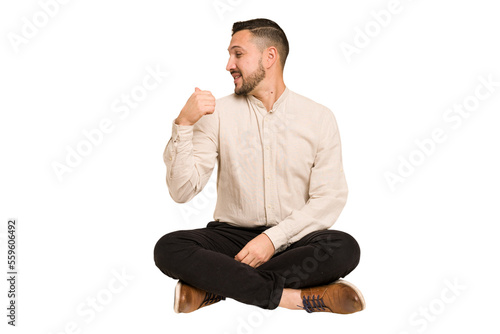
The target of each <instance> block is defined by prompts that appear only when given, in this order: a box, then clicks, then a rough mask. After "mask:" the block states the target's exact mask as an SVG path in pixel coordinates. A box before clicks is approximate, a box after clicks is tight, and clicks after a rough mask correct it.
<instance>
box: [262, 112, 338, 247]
mask: <svg viewBox="0 0 500 334" xmlns="http://www.w3.org/2000/svg"><path fill="white" fill-rule="evenodd" d="M320 133H321V135H320V137H319V138H320V142H319V144H318V148H317V151H316V156H315V160H314V164H313V166H312V168H311V176H310V181H309V199H308V201H307V203H306V204H305V205H304V206H303V207H302V208H298V209H296V210H293V211H292V213H291V214H290V215H289V216H287V217H286V218H285V219H283V220H282V221H281V222H279V223H278V224H277V225H276V226H273V227H271V228H270V229H268V230H266V231H265V232H264V233H265V234H266V235H267V236H268V237H269V238H270V239H271V241H272V242H273V244H274V247H275V252H276V253H277V252H279V251H282V250H284V249H285V248H287V247H288V246H289V245H290V244H292V243H294V242H296V241H298V240H299V239H301V238H302V237H304V236H305V235H306V234H308V233H310V232H313V231H317V230H324V229H328V228H330V227H331V226H332V225H333V224H334V223H335V221H336V220H337V218H338V217H339V215H340V213H341V212H342V210H343V208H344V206H345V203H346V201H347V193H348V189H347V182H346V179H345V175H344V170H343V165H342V150H341V142H340V135H339V131H338V128H337V122H336V120H335V117H334V115H333V113H332V112H331V111H330V110H328V112H327V113H326V115H325V117H324V119H323V122H322V123H321V130H320Z"/></svg>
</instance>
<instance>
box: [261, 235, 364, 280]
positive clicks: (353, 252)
mask: <svg viewBox="0 0 500 334" xmlns="http://www.w3.org/2000/svg"><path fill="white" fill-rule="evenodd" d="M359 259H360V248H359V245H358V243H357V241H356V240H355V239H354V238H353V237H352V236H351V235H349V234H348V233H345V232H342V231H337V230H323V231H315V232H312V233H309V234H308V235H306V236H304V237H303V238H302V239H301V240H299V241H297V242H296V243H294V244H292V245H291V246H290V247H289V248H287V249H286V250H285V251H284V252H281V253H279V254H276V255H275V256H274V257H273V258H272V259H271V260H269V261H268V262H266V263H264V264H263V265H261V266H260V267H259V269H261V270H268V271H272V272H274V273H276V274H278V275H280V276H282V277H285V279H286V281H285V288H292V289H299V288H305V287H311V286H319V285H324V284H328V283H331V282H333V281H336V280H338V279H339V278H342V277H345V276H346V275H347V274H349V273H350V272H351V271H352V270H354V268H356V266H357V265H358V263H359Z"/></svg>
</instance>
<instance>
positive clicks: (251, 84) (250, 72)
mask: <svg viewBox="0 0 500 334" xmlns="http://www.w3.org/2000/svg"><path fill="white" fill-rule="evenodd" d="M251 39H252V33H251V32H250V31H249V30H241V31H238V32H237V33H235V34H234V35H233V37H232V38H231V43H230V44H229V48H228V49H227V50H228V51H229V61H228V63H227V66H226V70H228V71H229V72H230V73H231V75H232V76H233V78H234V93H235V94H237V95H247V94H250V93H252V92H253V91H254V89H255V88H256V87H257V86H258V84H259V83H260V82H261V81H262V80H263V79H264V78H265V77H266V71H265V69H264V66H262V52H260V51H259V49H258V48H257V46H256V45H255V44H254V43H253V42H252V40H251Z"/></svg>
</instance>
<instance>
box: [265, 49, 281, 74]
mask: <svg viewBox="0 0 500 334" xmlns="http://www.w3.org/2000/svg"><path fill="white" fill-rule="evenodd" d="M265 59H266V61H265V67H266V69H269V68H270V67H271V66H273V65H274V64H275V63H276V62H277V61H278V50H277V49H276V48H275V47H274V46H270V47H268V48H267V49H266V52H265Z"/></svg>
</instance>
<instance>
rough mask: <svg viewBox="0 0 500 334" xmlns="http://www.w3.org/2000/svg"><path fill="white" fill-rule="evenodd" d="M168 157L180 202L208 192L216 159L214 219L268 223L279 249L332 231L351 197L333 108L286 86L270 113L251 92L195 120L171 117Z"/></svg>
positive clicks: (171, 185)
mask: <svg viewBox="0 0 500 334" xmlns="http://www.w3.org/2000/svg"><path fill="white" fill-rule="evenodd" d="M163 159H164V161H165V164H166V166H167V185H168V189H169V193H170V195H171V196H172V199H173V200H174V201H175V202H178V203H185V202H188V201H190V200H191V199H192V198H193V197H194V196H196V195H197V194H198V193H199V192H200V191H201V190H202V189H203V187H204V186H205V185H206V184H207V182H208V179H209V178H210V176H211V174H212V171H213V169H214V167H215V163H216V162H217V174H218V175H217V203H216V207H215V211H214V215H213V218H214V220H216V221H221V222H225V223H228V224H230V225H234V226H241V227H257V226H268V227H270V228H268V229H267V230H265V231H264V232H263V233H265V234H266V235H267V236H268V237H269V238H270V239H271V241H272V243H273V245H274V247H275V253H277V252H279V251H282V250H284V249H286V248H287V247H288V246H289V245H291V244H292V243H294V242H296V241H298V240H299V239H301V238H302V237H303V236H305V235H306V234H308V233H310V232H313V231H317V230H324V229H328V228H330V227H331V226H332V225H333V224H334V223H335V221H336V220H337V218H338V217H339V215H340V213H341V211H342V209H343V208H344V205H345V203H346V200H347V192H348V190H347V183H346V179H345V175H344V170H343V168H342V152H341V142H340V136H339V131H338V128H337V122H336V120H335V117H334V115H333V113H332V111H331V110H330V109H328V108H326V107H324V106H323V105H321V104H318V103H316V102H314V101H312V100H310V99H308V98H306V97H303V96H301V95H299V94H296V93H294V92H292V91H291V90H289V89H288V88H286V89H285V91H284V92H283V94H282V95H281V96H280V97H279V99H278V100H277V101H276V102H275V103H274V105H273V108H272V110H270V111H269V112H268V111H267V110H266V108H265V107H264V105H263V103H262V102H261V101H260V100H258V99H257V98H255V97H254V96H252V95H248V96H238V95H235V94H232V95H229V96H226V97H223V98H220V99H218V100H216V107H215V111H214V113H213V114H208V115H204V116H203V117H202V118H200V120H199V121H198V122H196V123H195V124H194V125H190V126H188V125H177V124H175V121H174V122H172V137H171V138H170V140H169V142H168V144H167V147H166V148H165V151H164V154H163Z"/></svg>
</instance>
